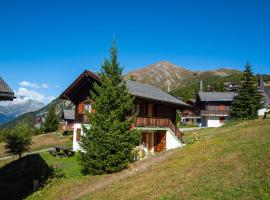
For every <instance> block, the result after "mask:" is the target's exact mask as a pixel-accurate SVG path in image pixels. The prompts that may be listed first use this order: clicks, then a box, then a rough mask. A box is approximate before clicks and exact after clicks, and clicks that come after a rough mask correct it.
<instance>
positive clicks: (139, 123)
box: [59, 70, 189, 153]
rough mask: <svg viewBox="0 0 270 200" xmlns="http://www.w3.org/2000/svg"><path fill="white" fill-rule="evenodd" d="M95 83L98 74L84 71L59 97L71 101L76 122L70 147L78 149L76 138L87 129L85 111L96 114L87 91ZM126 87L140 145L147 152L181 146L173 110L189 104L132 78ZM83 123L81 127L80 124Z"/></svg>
mask: <svg viewBox="0 0 270 200" xmlns="http://www.w3.org/2000/svg"><path fill="white" fill-rule="evenodd" d="M94 83H97V84H101V82H100V79H99V77H98V75H96V74H94V73H92V72H91V71H88V70H85V71H84V72H83V73H82V74H81V75H80V76H78V77H77V78H76V79H75V80H74V82H73V83H71V84H70V85H69V86H68V87H67V89H66V90H65V91H64V92H63V93H62V94H61V95H60V96H59V98H60V99H66V100H70V101H71V102H72V103H73V104H74V105H75V122H74V127H73V149H74V150H75V151H78V150H80V149H81V148H80V145H79V141H80V138H81V136H82V135H84V128H83V127H86V128H90V124H91V123H90V122H89V120H88V118H87V113H89V112H90V113H95V110H94V109H93V107H92V105H93V104H94V102H93V100H91V96H90V91H94V87H93V85H94ZM125 83H126V86H127V89H128V91H129V92H130V94H131V95H132V96H133V97H134V110H133V111H132V110H131V111H130V113H127V116H126V117H129V116H130V114H131V112H136V113H137V117H136V119H135V122H134V124H133V126H132V128H136V129H138V130H139V131H140V132H141V136H142V141H141V147H142V148H144V150H145V151H146V152H148V153H154V152H159V151H162V150H165V149H173V148H177V147H181V146H183V142H182V136H183V134H182V132H181V131H180V130H179V129H178V128H177V127H176V125H175V123H176V111H177V110H184V109H186V108H187V107H189V105H188V104H186V103H185V102H183V100H181V99H179V98H176V97H174V96H172V95H170V94H168V93H166V92H164V91H162V90H161V89H159V88H156V87H154V86H151V85H148V84H143V83H139V82H135V81H131V80H126V82H125ZM82 124H84V126H82Z"/></svg>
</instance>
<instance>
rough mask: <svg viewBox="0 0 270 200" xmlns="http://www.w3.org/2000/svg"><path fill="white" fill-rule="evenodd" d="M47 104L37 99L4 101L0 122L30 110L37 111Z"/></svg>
mask: <svg viewBox="0 0 270 200" xmlns="http://www.w3.org/2000/svg"><path fill="white" fill-rule="evenodd" d="M44 106H45V105H44V104H43V103H42V102H39V101H35V100H30V99H29V100H26V101H19V102H17V101H16V100H15V101H14V102H12V101H11V102H2V103H1V104H0V124H3V123H7V122H9V121H11V120H13V119H15V118H17V117H19V116H20V115H22V114H24V113H28V112H33V111H37V110H39V109H41V108H43V107H44Z"/></svg>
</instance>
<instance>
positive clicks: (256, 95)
mask: <svg viewBox="0 0 270 200" xmlns="http://www.w3.org/2000/svg"><path fill="white" fill-rule="evenodd" d="M260 108H262V94H261V93H260V92H259V91H258V88H257V84H256V79H255V77H254V75H253V72H252V69H251V65H250V64H249V63H247V64H246V68H245V71H244V73H243V75H242V79H241V85H240V88H239V90H238V95H237V96H236V97H235V98H234V102H233V104H232V110H231V115H232V118H233V119H236V120H241V119H256V118H258V110H259V109H260Z"/></svg>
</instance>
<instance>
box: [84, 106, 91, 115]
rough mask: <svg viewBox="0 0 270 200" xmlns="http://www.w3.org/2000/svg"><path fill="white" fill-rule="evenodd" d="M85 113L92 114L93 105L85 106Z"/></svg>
mask: <svg viewBox="0 0 270 200" xmlns="http://www.w3.org/2000/svg"><path fill="white" fill-rule="evenodd" d="M84 111H85V112H89V113H91V111H92V105H91V104H84Z"/></svg>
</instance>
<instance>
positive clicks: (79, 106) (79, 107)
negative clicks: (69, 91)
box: [78, 102, 84, 114]
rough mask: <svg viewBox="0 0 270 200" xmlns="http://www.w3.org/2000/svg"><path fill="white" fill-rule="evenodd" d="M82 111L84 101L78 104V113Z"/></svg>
mask: <svg viewBox="0 0 270 200" xmlns="http://www.w3.org/2000/svg"><path fill="white" fill-rule="evenodd" d="M83 111H84V103H83V102H81V103H79V105H78V114H84V113H83Z"/></svg>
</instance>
